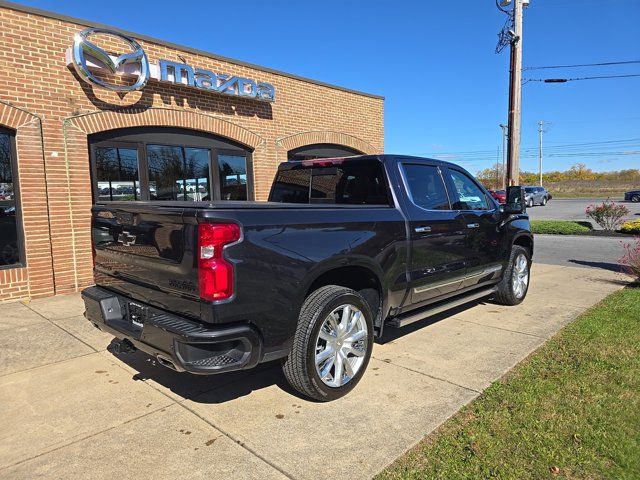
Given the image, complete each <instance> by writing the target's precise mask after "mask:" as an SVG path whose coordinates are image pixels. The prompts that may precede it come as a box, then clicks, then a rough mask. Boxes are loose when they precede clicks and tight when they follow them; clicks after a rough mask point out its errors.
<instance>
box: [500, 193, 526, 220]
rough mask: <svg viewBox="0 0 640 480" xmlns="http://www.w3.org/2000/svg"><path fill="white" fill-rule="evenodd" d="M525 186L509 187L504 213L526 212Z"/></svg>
mask: <svg viewBox="0 0 640 480" xmlns="http://www.w3.org/2000/svg"><path fill="white" fill-rule="evenodd" d="M526 210H527V207H526V203H525V199H524V188H522V187H507V201H506V203H505V205H504V210H503V211H504V213H509V214H518V213H524V212H526Z"/></svg>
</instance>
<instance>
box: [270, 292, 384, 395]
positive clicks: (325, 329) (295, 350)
mask: <svg viewBox="0 0 640 480" xmlns="http://www.w3.org/2000/svg"><path fill="white" fill-rule="evenodd" d="M345 307H348V308H345ZM345 311H346V312H347V313H346V314H345ZM321 329H322V331H321ZM356 339H357V340H356ZM372 348H373V314H372V313H371V310H370V309H369V305H368V303H367V301H366V300H365V299H364V298H363V297H362V296H361V295H360V294H359V293H358V292H356V291H354V290H351V289H349V288H345V287H339V286H337V285H327V286H325V287H321V288H319V289H318V290H316V291H314V292H312V293H311V294H310V295H309V296H308V297H307V299H306V300H305V301H304V303H303V305H302V309H301V310H300V316H299V319H298V326H297V328H296V333H295V336H294V340H293V347H292V348H291V353H289V356H288V357H287V359H286V360H285V362H284V364H283V366H282V370H283V372H284V375H285V377H286V378H287V380H288V382H289V384H291V386H292V387H293V388H295V389H296V390H297V391H299V392H300V393H302V394H303V395H306V396H308V397H311V398H313V399H314V400H318V401H321V402H328V401H331V400H335V399H337V398H340V397H342V396H344V395H346V394H347V393H349V392H350V391H351V390H353V388H354V387H355V386H356V385H357V384H358V382H359V381H360V379H361V378H362V376H363V374H364V371H365V370H366V368H367V365H368V364H369V359H370V358H371V350H372Z"/></svg>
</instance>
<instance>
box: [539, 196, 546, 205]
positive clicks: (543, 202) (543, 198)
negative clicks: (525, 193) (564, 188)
mask: <svg viewBox="0 0 640 480" xmlns="http://www.w3.org/2000/svg"><path fill="white" fill-rule="evenodd" d="M540 205H542V206H543V207H545V206H546V205H547V197H542V203H541V204H540Z"/></svg>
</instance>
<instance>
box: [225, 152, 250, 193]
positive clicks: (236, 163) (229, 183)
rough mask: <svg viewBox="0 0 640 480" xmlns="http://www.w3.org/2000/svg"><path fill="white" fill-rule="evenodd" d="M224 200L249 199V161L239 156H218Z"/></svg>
mask: <svg viewBox="0 0 640 480" xmlns="http://www.w3.org/2000/svg"><path fill="white" fill-rule="evenodd" d="M218 169H219V172H220V194H221V195H222V200H246V199H247V159H246V158H245V157H243V156H237V155H218Z"/></svg>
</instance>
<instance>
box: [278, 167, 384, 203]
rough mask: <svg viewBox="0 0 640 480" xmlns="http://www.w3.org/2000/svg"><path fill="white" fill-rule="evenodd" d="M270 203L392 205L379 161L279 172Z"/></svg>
mask: <svg viewBox="0 0 640 480" xmlns="http://www.w3.org/2000/svg"><path fill="white" fill-rule="evenodd" d="M269 200H270V201H272V202H290V203H327V204H346V205H389V195H388V193H387V181H386V178H385V175H384V170H383V169H382V164H381V163H380V162H378V161H376V160H372V161H363V160H358V161H354V162H343V163H340V164H335V165H330V166H321V167H316V166H313V165H309V166H304V165H301V166H295V167H293V168H291V169H285V170H280V171H278V174H277V175H276V179H275V182H274V184H273V188H272V190H271V195H270V197H269Z"/></svg>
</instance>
